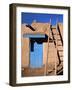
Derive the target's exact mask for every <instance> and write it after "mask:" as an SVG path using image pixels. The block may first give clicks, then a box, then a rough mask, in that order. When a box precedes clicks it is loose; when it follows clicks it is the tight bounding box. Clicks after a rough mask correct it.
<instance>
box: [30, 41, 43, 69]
mask: <svg viewBox="0 0 72 90" xmlns="http://www.w3.org/2000/svg"><path fill="white" fill-rule="evenodd" d="M32 44H33V45H32ZM30 48H31V49H30V67H32V68H40V67H41V66H42V64H43V43H40V44H39V43H37V42H32V43H31V45H30ZM32 48H33V50H32Z"/></svg>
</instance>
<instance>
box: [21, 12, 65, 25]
mask: <svg viewBox="0 0 72 90" xmlns="http://www.w3.org/2000/svg"><path fill="white" fill-rule="evenodd" d="M50 18H51V24H52V25H55V24H56V20H57V18H58V22H61V23H63V15H62V14H42V13H24V12H22V17H21V20H22V21H21V23H22V24H23V23H27V24H31V23H32V22H33V20H36V21H37V22H45V23H47V22H49V21H50Z"/></svg>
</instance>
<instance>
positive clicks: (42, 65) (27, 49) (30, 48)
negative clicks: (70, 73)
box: [21, 22, 63, 76]
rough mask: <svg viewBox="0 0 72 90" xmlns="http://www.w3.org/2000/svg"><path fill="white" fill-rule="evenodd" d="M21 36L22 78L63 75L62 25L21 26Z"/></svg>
mask: <svg viewBox="0 0 72 90" xmlns="http://www.w3.org/2000/svg"><path fill="white" fill-rule="evenodd" d="M21 35H22V38H21V42H22V43H21V47H22V48H21V53H22V56H21V58H22V76H41V75H42V76H43V75H63V25H62V23H57V25H56V26H52V25H51V24H50V23H39V22H33V23H32V24H31V25H28V24H22V26H21ZM32 59H33V62H34V63H35V64H34V65H36V67H34V65H33V63H32V61H31V60H32ZM41 60H42V62H41Z"/></svg>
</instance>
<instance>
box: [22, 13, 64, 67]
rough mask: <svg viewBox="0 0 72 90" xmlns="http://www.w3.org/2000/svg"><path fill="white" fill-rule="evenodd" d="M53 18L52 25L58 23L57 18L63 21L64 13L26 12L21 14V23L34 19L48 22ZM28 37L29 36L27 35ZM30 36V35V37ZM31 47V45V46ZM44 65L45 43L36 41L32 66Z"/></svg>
mask: <svg viewBox="0 0 72 90" xmlns="http://www.w3.org/2000/svg"><path fill="white" fill-rule="evenodd" d="M50 18H51V19H52V20H51V24H52V25H56V20H57V19H58V22H61V23H63V15H61V14H41V13H24V12H22V14H21V23H22V24H23V23H26V24H31V23H32V22H33V20H36V21H37V22H43V23H48V22H50ZM27 37H28V36H27ZM28 38H29V37H28ZM30 48H31V47H30ZM42 65H43V43H42V44H38V43H37V42H35V43H34V51H30V66H31V67H33V68H37V67H38V68H39V67H41V66H42Z"/></svg>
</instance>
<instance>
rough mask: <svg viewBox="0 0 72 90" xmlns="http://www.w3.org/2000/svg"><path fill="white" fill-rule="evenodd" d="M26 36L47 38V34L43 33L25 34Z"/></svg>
mask: <svg viewBox="0 0 72 90" xmlns="http://www.w3.org/2000/svg"><path fill="white" fill-rule="evenodd" d="M23 37H24V38H45V35H44V34H43V35H42V34H24V35H23Z"/></svg>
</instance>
